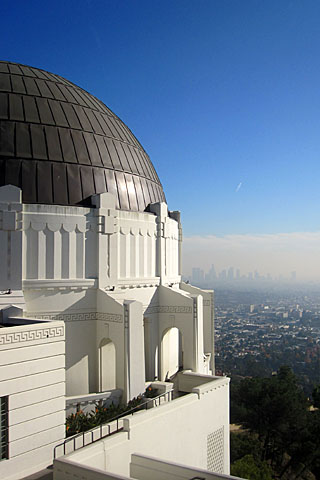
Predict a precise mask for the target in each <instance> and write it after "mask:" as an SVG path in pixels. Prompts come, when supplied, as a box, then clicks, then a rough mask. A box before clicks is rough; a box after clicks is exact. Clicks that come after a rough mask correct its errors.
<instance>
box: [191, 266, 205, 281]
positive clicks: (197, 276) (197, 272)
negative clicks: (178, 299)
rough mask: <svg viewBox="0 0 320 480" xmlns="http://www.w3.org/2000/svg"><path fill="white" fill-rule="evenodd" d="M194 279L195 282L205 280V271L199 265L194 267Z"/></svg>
mask: <svg viewBox="0 0 320 480" xmlns="http://www.w3.org/2000/svg"><path fill="white" fill-rule="evenodd" d="M192 281H193V282H194V283H201V282H203V281H204V271H203V270H202V269H201V268H199V267H194V268H193V269H192Z"/></svg>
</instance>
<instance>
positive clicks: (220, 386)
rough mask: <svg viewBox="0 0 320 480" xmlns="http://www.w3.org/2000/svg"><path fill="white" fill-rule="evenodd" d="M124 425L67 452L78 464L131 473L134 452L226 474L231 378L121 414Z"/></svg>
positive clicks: (221, 379)
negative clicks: (130, 412)
mask: <svg viewBox="0 0 320 480" xmlns="http://www.w3.org/2000/svg"><path fill="white" fill-rule="evenodd" d="M125 430H126V431H127V432H120V433H118V434H116V435H113V436H111V437H109V438H106V439H105V440H102V441H100V442H97V443H96V444H94V445H90V446H88V447H85V448H83V449H81V450H79V451H76V452H74V453H72V454H70V455H68V456H67V458H68V459H70V460H72V461H74V462H78V463H79V464H81V465H85V466H89V467H94V468H100V469H104V470H105V471H107V472H111V473H117V474H120V475H129V464H130V456H131V454H132V453H138V454H142V455H150V456H156V457H158V458H161V459H163V460H165V461H169V462H178V463H181V464H185V465H187V466H193V467H199V468H205V469H207V468H208V469H209V470H213V467H214V468H215V471H216V472H218V473H224V474H229V379H227V378H219V379H217V378H216V379H214V380H212V381H211V382H207V383H206V384H205V385H202V387H200V388H199V389H198V390H197V393H191V394H189V395H186V396H183V397H180V398H178V399H176V400H173V401H171V402H169V403H166V404H163V405H162V406H160V407H155V408H153V409H151V410H148V411H143V412H139V413H136V414H134V415H133V416H131V417H126V419H125Z"/></svg>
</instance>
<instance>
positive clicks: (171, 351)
mask: <svg viewBox="0 0 320 480" xmlns="http://www.w3.org/2000/svg"><path fill="white" fill-rule="evenodd" d="M182 367H183V338H182V335H181V332H180V330H179V329H178V328H176V327H171V328H168V329H167V330H165V332H164V334H163V337H162V341H161V380H162V381H164V380H166V379H168V378H170V377H172V375H174V374H175V373H176V372H178V370H180V369H181V368H182Z"/></svg>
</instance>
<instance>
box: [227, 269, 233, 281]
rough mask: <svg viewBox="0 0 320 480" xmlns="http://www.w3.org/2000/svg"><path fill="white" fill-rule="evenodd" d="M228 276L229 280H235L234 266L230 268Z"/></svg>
mask: <svg viewBox="0 0 320 480" xmlns="http://www.w3.org/2000/svg"><path fill="white" fill-rule="evenodd" d="M227 278H228V280H229V281H233V280H234V271H233V267H229V269H228V274H227Z"/></svg>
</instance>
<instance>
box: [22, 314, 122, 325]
mask: <svg viewBox="0 0 320 480" xmlns="http://www.w3.org/2000/svg"><path fill="white" fill-rule="evenodd" d="M26 317H32V318H35V319H37V320H62V321H63V322H85V321H88V320H98V321H102V322H115V323H123V315H120V314H116V313H104V312H79V313H51V314H38V313H29V312H28V313H26Z"/></svg>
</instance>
